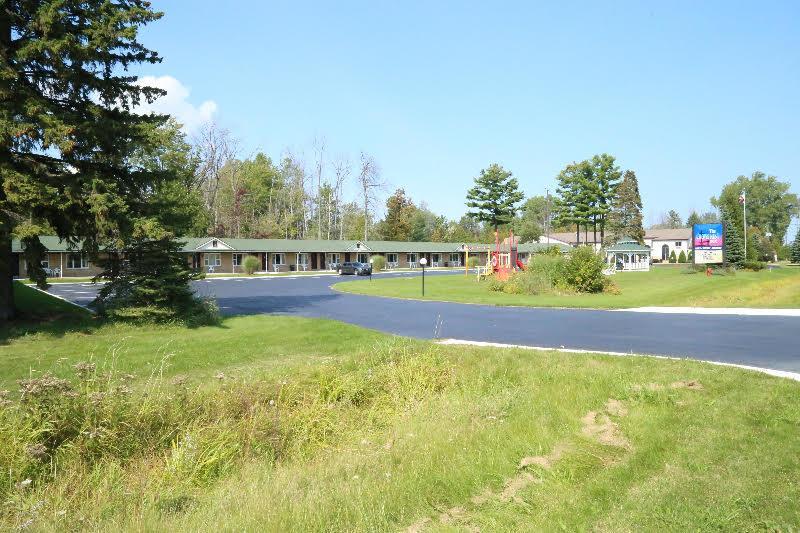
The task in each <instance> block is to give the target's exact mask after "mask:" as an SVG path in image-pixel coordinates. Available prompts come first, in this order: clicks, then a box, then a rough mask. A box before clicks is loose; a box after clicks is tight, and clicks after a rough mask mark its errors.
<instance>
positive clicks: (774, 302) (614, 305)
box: [334, 266, 800, 309]
mask: <svg viewBox="0 0 800 533" xmlns="http://www.w3.org/2000/svg"><path fill="white" fill-rule="evenodd" d="M613 280H614V282H615V283H616V285H617V287H618V288H619V294H610V293H603V294H543V295H537V296H530V295H523V294H505V293H502V292H492V291H490V290H489V289H488V287H487V285H488V283H487V282H485V281H483V282H478V281H477V280H476V278H475V276H474V275H470V276H429V277H427V278H426V279H425V297H424V298H422V296H421V280H420V279H419V278H392V279H381V280H373V282H372V283H358V282H343V283H338V284H336V285H334V288H335V289H336V290H340V291H344V292H353V293H357V294H368V295H373V296H388V297H394V298H415V299H425V300H442V301H451V302H465V303H477V304H489V305H517V306H532V307H588V308H598V309H624V308H631V307H645V306H693V307H763V308H797V307H800V268H796V267H785V268H780V269H775V270H771V271H767V270H763V271H760V272H748V271H740V272H737V273H736V274H730V275H722V274H716V275H714V276H712V277H710V278H709V277H706V276H705V274H702V273H689V272H688V271H687V269H686V268H685V267H684V266H674V267H673V266H658V267H654V268H653V269H652V270H650V271H649V272H625V273H618V274H615V275H614V276H613Z"/></svg>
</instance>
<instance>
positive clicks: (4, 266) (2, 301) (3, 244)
mask: <svg viewBox="0 0 800 533" xmlns="http://www.w3.org/2000/svg"><path fill="white" fill-rule="evenodd" d="M13 261H14V254H13V253H11V220H10V217H9V216H8V215H6V214H4V213H3V214H0V322H5V321H7V320H11V319H12V318H14V266H13Z"/></svg>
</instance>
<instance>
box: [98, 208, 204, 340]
mask: <svg viewBox="0 0 800 533" xmlns="http://www.w3.org/2000/svg"><path fill="white" fill-rule="evenodd" d="M180 249H181V245H180V244H179V243H177V242H176V241H175V236H174V234H172V233H170V232H168V231H165V230H164V229H163V228H161V227H160V225H159V224H158V223H157V222H154V221H151V222H147V223H144V224H142V225H140V226H138V227H137V229H136V230H135V231H134V235H133V236H132V238H131V239H130V240H129V241H128V242H127V243H126V246H125V250H124V260H123V259H122V257H123V255H122V254H121V253H114V252H113V251H111V252H109V254H108V259H106V260H105V261H103V266H104V268H105V271H104V272H103V274H102V277H105V278H108V279H109V280H110V281H109V282H108V283H106V284H105V285H103V286H102V288H101V289H100V291H99V293H98V295H97V298H96V299H95V300H94V301H93V302H92V306H93V307H95V308H96V309H97V311H98V312H99V313H100V314H103V315H108V316H111V317H114V318H131V319H143V320H152V321H159V322H161V321H173V320H183V321H188V322H189V323H192V324H193V325H200V324H207V323H209V322H212V321H213V320H214V319H215V318H216V316H217V313H216V311H215V310H214V309H213V308H212V307H210V306H209V305H208V304H207V303H205V302H203V301H202V300H199V299H198V298H197V297H196V296H195V295H194V291H193V290H192V288H191V286H190V284H189V283H190V282H191V281H194V280H196V279H200V278H201V277H202V274H200V273H199V272H197V271H196V270H194V269H192V268H191V267H190V266H189V264H188V262H187V261H186V257H185V256H184V255H183V254H181V253H180Z"/></svg>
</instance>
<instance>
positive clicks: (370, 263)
mask: <svg viewBox="0 0 800 533" xmlns="http://www.w3.org/2000/svg"><path fill="white" fill-rule="evenodd" d="M373 261H375V258H373V257H370V258H369V280H370V281H372V264H373Z"/></svg>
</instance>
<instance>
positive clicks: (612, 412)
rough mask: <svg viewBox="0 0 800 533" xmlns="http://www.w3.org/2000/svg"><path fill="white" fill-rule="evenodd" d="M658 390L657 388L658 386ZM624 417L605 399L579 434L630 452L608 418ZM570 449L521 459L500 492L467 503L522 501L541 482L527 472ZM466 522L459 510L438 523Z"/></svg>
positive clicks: (616, 403)
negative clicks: (522, 495) (520, 495)
mask: <svg viewBox="0 0 800 533" xmlns="http://www.w3.org/2000/svg"><path fill="white" fill-rule="evenodd" d="M652 385H656V384H652ZM658 386H659V387H661V385H658ZM627 414H628V408H627V407H626V406H625V404H624V403H623V402H622V401H620V400H616V399H614V398H609V399H608V401H607V402H606V403H605V405H604V406H603V410H602V411H589V412H588V413H586V415H585V416H584V417H583V418H582V419H581V424H582V428H581V433H583V434H584V435H586V436H587V437H589V438H591V439H593V440H595V441H597V442H599V443H601V444H605V445H608V446H616V447H618V448H625V449H630V448H631V444H630V441H628V439H626V438H625V436H624V435H623V434H622V432H621V431H620V429H619V426H618V425H617V424H616V422H614V421H613V420H611V417H612V416H613V417H615V418H619V417H623V416H626V415H627ZM570 449H571V447H570V446H569V444H568V443H566V442H560V443H558V444H556V445H555V446H554V447H553V449H552V450H551V451H550V453H548V454H547V455H536V456H530V457H523V458H522V459H521V460H520V462H519V465H518V467H517V468H518V470H519V472H518V473H517V474H516V475H515V476H513V477H510V478H508V479H506V481H505V483H503V489H502V490H501V491H499V492H494V491H492V490H491V489H488V488H486V489H484V490H483V491H482V492H481V493H480V494H477V495H475V496H473V497H472V498H470V502H471V503H472V505H473V506H475V507H480V506H481V505H484V504H485V503H487V502H489V501H490V500H499V501H501V502H510V501H515V502H521V501H522V500H520V498H519V497H518V496H517V494H519V492H520V491H522V490H523V489H525V488H526V487H528V486H530V485H532V484H534V483H541V482H542V479H541V478H540V477H539V476H536V475H534V474H533V473H532V472H530V471H529V470H528V469H529V468H530V467H532V466H538V467H540V468H543V469H545V470H549V469H551V468H552V467H553V465H555V463H557V462H558V461H559V460H560V459H561V458H562V457H563V456H564V454H565V453H567V452H568V451H569V450H570ZM468 519H469V516H468V513H467V511H466V510H465V509H464V508H463V507H451V508H450V509H447V510H446V511H443V512H441V513H440V514H439V523H441V524H444V525H455V524H459V525H464V524H465V523H468ZM432 522H433V520H432V519H431V518H429V517H425V518H422V519H420V520H418V521H416V522H415V523H414V524H412V525H411V526H409V527H408V529H406V533H420V532H421V531H423V530H425V529H426V528H427V527H428V526H429V525H431V523H432ZM468 529H469V530H473V529H474V528H469V527H468Z"/></svg>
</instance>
